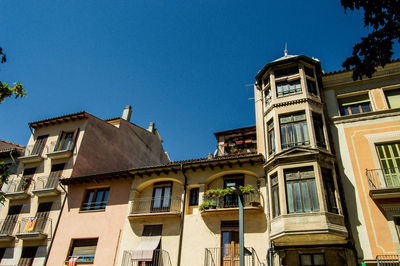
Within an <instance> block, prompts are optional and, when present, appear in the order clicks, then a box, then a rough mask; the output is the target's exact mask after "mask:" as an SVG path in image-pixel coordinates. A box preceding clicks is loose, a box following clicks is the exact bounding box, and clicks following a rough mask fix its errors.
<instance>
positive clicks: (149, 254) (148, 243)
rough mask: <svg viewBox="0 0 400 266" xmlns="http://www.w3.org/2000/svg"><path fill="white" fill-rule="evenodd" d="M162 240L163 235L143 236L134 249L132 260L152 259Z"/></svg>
mask: <svg viewBox="0 0 400 266" xmlns="http://www.w3.org/2000/svg"><path fill="white" fill-rule="evenodd" d="M160 240H161V236H143V237H142V240H141V241H140V244H139V246H138V247H137V248H136V250H134V251H133V254H132V260H140V261H151V260H152V259H153V252H154V250H155V249H156V248H157V247H158V244H160Z"/></svg>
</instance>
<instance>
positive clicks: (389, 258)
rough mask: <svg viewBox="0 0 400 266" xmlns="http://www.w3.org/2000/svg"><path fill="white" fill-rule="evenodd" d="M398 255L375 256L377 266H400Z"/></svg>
mask: <svg viewBox="0 0 400 266" xmlns="http://www.w3.org/2000/svg"><path fill="white" fill-rule="evenodd" d="M399 258H400V257H399V255H378V256H376V262H377V266H400V260H399Z"/></svg>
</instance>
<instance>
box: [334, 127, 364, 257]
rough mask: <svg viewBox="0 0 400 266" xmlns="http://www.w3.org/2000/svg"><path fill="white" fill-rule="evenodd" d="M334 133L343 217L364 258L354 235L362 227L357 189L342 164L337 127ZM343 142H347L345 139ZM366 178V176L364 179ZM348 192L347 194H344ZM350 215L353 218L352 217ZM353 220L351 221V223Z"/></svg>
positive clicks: (358, 251)
mask: <svg viewBox="0 0 400 266" xmlns="http://www.w3.org/2000/svg"><path fill="white" fill-rule="evenodd" d="M331 129H332V130H331V131H332V142H333V144H334V145H333V146H334V149H335V152H336V154H337V155H338V156H337V165H338V167H339V169H336V172H337V173H338V175H339V176H340V181H341V182H339V190H340V191H339V192H340V197H341V199H342V201H341V204H342V207H343V215H344V218H345V222H346V227H347V229H348V231H349V238H350V239H351V240H354V241H355V244H356V245H355V247H356V249H357V253H358V257H359V258H360V257H364V253H363V251H362V249H361V248H360V243H361V239H360V238H359V234H357V233H356V234H353V230H354V231H355V230H356V228H357V227H358V226H360V225H361V222H360V220H359V219H358V216H357V213H358V210H357V202H358V200H357V197H356V193H357V191H356V189H355V187H354V186H353V184H352V183H351V182H350V180H349V177H348V176H347V175H346V174H345V173H344V168H345V166H344V165H343V162H342V159H341V158H342V154H341V153H340V149H339V138H338V130H337V128H336V127H335V126H332V127H331ZM342 141H346V140H345V139H344V140H342ZM362 178H364V176H363V177H362ZM345 191H346V193H344V192H345ZM350 214H352V216H351V217H350ZM350 220H351V221H350Z"/></svg>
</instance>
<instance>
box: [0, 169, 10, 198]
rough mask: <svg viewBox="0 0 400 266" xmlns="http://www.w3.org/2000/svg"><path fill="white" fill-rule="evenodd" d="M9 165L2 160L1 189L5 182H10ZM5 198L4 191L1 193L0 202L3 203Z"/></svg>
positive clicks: (0, 171)
mask: <svg viewBox="0 0 400 266" xmlns="http://www.w3.org/2000/svg"><path fill="white" fill-rule="evenodd" d="M8 177H9V173H8V166H7V164H6V163H5V162H0V189H1V188H2V187H3V185H4V184H7V182H8ZM4 200H5V198H4V195H3V194H2V193H0V203H1V204H3V202H4Z"/></svg>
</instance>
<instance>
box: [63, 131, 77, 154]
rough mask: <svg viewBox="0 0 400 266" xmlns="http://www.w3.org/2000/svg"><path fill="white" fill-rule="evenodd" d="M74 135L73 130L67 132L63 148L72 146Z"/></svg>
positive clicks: (66, 148) (67, 148)
mask: <svg viewBox="0 0 400 266" xmlns="http://www.w3.org/2000/svg"><path fill="white" fill-rule="evenodd" d="M73 137H74V133H73V132H70V133H66V134H65V139H64V143H63V145H62V148H61V150H69V149H70V148H71V144H72V138H73Z"/></svg>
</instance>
